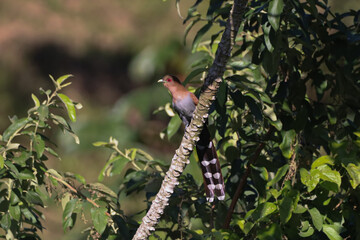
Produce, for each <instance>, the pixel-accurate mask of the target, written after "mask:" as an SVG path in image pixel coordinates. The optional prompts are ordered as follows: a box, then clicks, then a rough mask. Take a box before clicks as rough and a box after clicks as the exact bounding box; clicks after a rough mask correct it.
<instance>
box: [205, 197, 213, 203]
mask: <svg viewBox="0 0 360 240" xmlns="http://www.w3.org/2000/svg"><path fill="white" fill-rule="evenodd" d="M206 200H207V201H208V202H213V201H214V198H213V197H207V198H206Z"/></svg>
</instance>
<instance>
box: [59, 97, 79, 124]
mask: <svg viewBox="0 0 360 240" xmlns="http://www.w3.org/2000/svg"><path fill="white" fill-rule="evenodd" d="M57 95H58V97H59V98H60V99H61V101H62V102H63V103H64V104H65V106H66V109H67V112H68V115H69V118H70V119H71V121H73V122H75V121H76V111H75V106H74V103H73V102H72V101H71V100H70V98H69V97H68V96H66V95H65V94H62V93H58V94H57Z"/></svg>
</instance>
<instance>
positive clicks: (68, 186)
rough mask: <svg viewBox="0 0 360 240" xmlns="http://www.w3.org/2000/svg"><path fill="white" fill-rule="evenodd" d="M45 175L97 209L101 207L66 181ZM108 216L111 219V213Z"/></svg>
mask: <svg viewBox="0 0 360 240" xmlns="http://www.w3.org/2000/svg"><path fill="white" fill-rule="evenodd" d="M45 175H46V176H47V177H52V178H54V179H56V180H57V181H58V182H61V183H62V184H63V185H64V186H65V187H67V188H68V189H70V191H72V192H73V193H75V194H77V195H78V196H80V197H82V198H83V199H85V200H86V201H88V202H89V203H91V204H92V205H94V206H95V207H97V208H99V207H100V206H99V204H97V203H96V202H94V200H92V199H90V198H88V197H86V196H85V195H84V194H82V193H81V192H79V191H78V190H76V189H75V188H74V187H73V186H71V185H70V184H69V183H67V182H66V181H64V180H63V179H61V178H58V177H56V176H54V175H51V174H49V173H47V172H46V173H45ZM106 215H107V216H108V217H111V215H110V213H108V212H106Z"/></svg>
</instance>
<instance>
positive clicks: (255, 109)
mask: <svg viewBox="0 0 360 240" xmlns="http://www.w3.org/2000/svg"><path fill="white" fill-rule="evenodd" d="M244 99H245V102H246V104H247V105H248V107H249V109H250V111H251V113H252V115H253V116H254V117H255V120H256V121H262V119H263V115H262V112H261V108H260V107H259V106H258V104H257V103H256V101H255V100H254V98H253V97H252V96H250V95H248V96H245V97H244Z"/></svg>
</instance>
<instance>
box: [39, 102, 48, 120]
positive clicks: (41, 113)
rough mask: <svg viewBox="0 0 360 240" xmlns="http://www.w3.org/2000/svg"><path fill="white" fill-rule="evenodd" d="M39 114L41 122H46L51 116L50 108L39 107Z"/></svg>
mask: <svg viewBox="0 0 360 240" xmlns="http://www.w3.org/2000/svg"><path fill="white" fill-rule="evenodd" d="M38 113H39V120H40V121H45V120H46V119H47V118H48V116H49V108H48V106H45V105H41V106H39V108H38Z"/></svg>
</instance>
